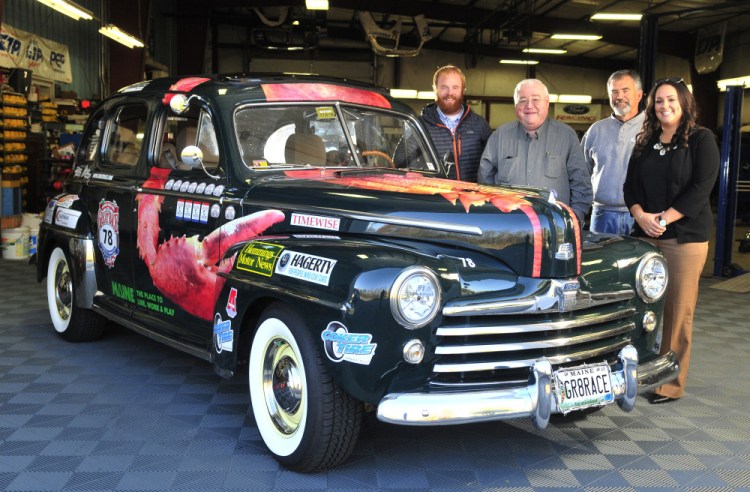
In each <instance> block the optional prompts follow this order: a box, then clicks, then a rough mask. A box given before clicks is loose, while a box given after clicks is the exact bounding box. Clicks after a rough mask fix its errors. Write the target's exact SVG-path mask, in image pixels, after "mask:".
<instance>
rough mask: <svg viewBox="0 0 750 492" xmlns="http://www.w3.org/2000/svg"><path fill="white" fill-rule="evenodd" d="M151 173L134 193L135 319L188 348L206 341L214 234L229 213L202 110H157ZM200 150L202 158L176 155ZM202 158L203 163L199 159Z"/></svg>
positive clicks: (214, 142)
mask: <svg viewBox="0 0 750 492" xmlns="http://www.w3.org/2000/svg"><path fill="white" fill-rule="evenodd" d="M152 132H153V134H154V138H153V141H154V145H153V147H152V152H151V157H150V170H149V177H148V179H146V181H145V182H144V183H143V185H142V187H141V189H140V190H139V192H138V193H137V195H136V199H135V207H136V209H137V216H136V218H135V220H136V227H135V235H136V243H137V245H138V246H137V247H138V251H139V258H138V259H137V261H136V262H135V265H134V269H133V271H134V275H135V282H136V284H135V286H136V296H137V301H136V312H135V314H134V315H135V317H136V319H137V320H138V321H139V322H141V323H143V324H147V325H149V326H152V327H156V328H158V329H159V330H160V331H166V332H168V333H169V336H170V338H172V339H173V340H175V341H177V342H182V343H183V344H186V345H187V346H188V347H185V346H183V347H182V348H183V349H185V350H190V349H189V346H193V347H195V348H196V350H204V349H207V348H208V347H207V345H208V344H210V343H211V335H212V323H213V317H214V302H215V296H216V295H218V289H217V288H216V282H217V281H218V279H219V277H218V275H217V267H216V262H217V261H218V259H219V258H218V256H217V255H218V252H219V248H218V233H215V234H213V235H212V234H211V233H212V232H214V231H216V230H217V229H218V228H219V227H220V226H221V224H222V222H223V221H225V220H226V219H225V216H226V217H229V218H231V212H230V213H229V214H225V213H223V211H222V207H221V198H222V196H223V193H224V190H225V187H226V179H225V173H223V172H222V169H221V165H220V164H221V162H220V156H219V151H218V144H217V136H216V135H217V134H216V130H215V128H214V125H213V122H212V119H211V116H210V114H209V113H208V111H207V110H206V109H201V108H198V107H196V108H190V109H189V110H188V111H187V112H185V113H182V114H180V115H176V114H174V113H172V112H171V111H170V109H169V107H168V106H164V107H163V108H161V110H160V113H159V115H158V117H157V118H156V121H155V124H154V126H153V128H152ZM196 147H197V148H198V149H200V153H201V154H202V156H203V157H202V159H201V160H200V161H198V160H193V161H191V162H190V164H185V163H184V162H183V161H182V160H181V158H180V156H181V154H182V153H183V152H184V151H185V149H187V151H188V152H190V151H195V150H196ZM201 162H202V163H201Z"/></svg>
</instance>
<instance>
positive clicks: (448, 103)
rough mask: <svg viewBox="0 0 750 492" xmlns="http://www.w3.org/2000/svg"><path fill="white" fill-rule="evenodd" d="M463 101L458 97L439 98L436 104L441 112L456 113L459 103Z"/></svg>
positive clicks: (459, 108) (459, 107)
mask: <svg viewBox="0 0 750 492" xmlns="http://www.w3.org/2000/svg"><path fill="white" fill-rule="evenodd" d="M462 102H463V101H462V100H461V99H460V98H459V99H448V98H441V99H438V100H437V105H438V107H439V108H440V111H442V112H443V114H456V113H458V112H459V111H461V103H462Z"/></svg>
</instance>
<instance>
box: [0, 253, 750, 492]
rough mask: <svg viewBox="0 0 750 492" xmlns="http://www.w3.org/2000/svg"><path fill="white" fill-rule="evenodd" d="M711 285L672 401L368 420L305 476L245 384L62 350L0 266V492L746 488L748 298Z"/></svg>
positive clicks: (150, 349)
mask: <svg viewBox="0 0 750 492" xmlns="http://www.w3.org/2000/svg"><path fill="white" fill-rule="evenodd" d="M718 282H719V281H718V280H716V279H712V278H708V277H707V278H705V279H704V280H703V282H702V285H701V293H700V302H699V305H698V312H697V316H696V320H695V351H694V355H693V363H692V367H691V371H690V378H689V388H688V390H689V391H688V394H687V396H686V397H685V398H683V399H682V400H680V401H677V402H674V403H671V404H667V405H649V404H648V402H647V401H646V399H645V398H643V397H639V398H638V401H637V404H636V408H635V409H634V410H633V411H632V412H631V413H628V414H625V413H623V412H621V411H620V410H619V409H618V408H616V407H607V408H604V409H602V410H601V411H599V412H596V413H595V414H593V415H590V416H588V417H586V418H583V419H580V420H571V419H556V421H555V422H554V423H552V424H551V425H550V427H549V428H548V429H547V430H546V431H545V432H539V431H537V430H534V429H533V427H532V426H531V424H530V423H529V422H528V421H526V420H523V421H516V422H498V423H491V424H475V425H466V426H459V427H444V428H424V427H423V428H409V427H398V426H391V425H386V424H382V423H379V422H377V421H375V420H369V421H368V423H367V425H366V427H365V429H364V431H363V434H362V437H361V439H360V442H359V445H358V447H357V449H356V451H355V454H354V456H352V458H351V459H350V460H349V461H348V462H347V463H345V464H344V465H343V466H341V467H339V468H337V469H335V470H332V471H329V472H327V473H320V474H314V475H302V474H297V473H292V472H288V471H286V470H284V469H283V468H281V467H280V466H279V465H278V464H277V463H276V461H274V460H273V459H272V458H271V456H270V455H269V454H268V452H267V451H266V449H265V447H264V445H263V443H262V442H261V441H260V438H259V435H258V432H257V429H256V427H255V424H254V421H253V418H252V416H251V415H249V414H248V412H247V409H248V395H247V393H246V386H245V381H244V378H243V377H239V376H238V377H236V378H235V379H233V380H230V381H226V380H222V379H221V378H219V377H218V376H216V375H215V374H214V373H213V372H212V370H211V367H210V365H209V364H207V363H206V362H203V361H200V360H197V359H193V358H191V357H189V356H187V355H185V354H182V353H180V352H177V351H175V350H172V349H170V348H167V347H164V346H162V345H159V344H157V343H155V342H152V341H151V340H148V339H146V338H144V337H141V336H138V335H136V334H134V333H132V332H130V331H128V330H127V329H125V328H121V327H117V326H115V325H112V326H110V329H109V331H108V334H107V335H106V336H105V338H104V339H102V340H100V341H97V342H93V343H83V344H71V343H67V342H65V341H63V340H62V339H60V338H59V337H57V336H56V335H55V334H54V333H53V330H52V327H51V324H50V322H49V318H48V314H47V307H46V301H45V289H44V286H43V284H38V283H36V280H35V273H34V267H33V266H31V265H28V264H26V263H25V262H23V261H12V260H0V285H1V286H2V290H0V296H1V301H0V489H2V490H9V491H14V490H167V489H171V490H201V491H207V490H259V491H261V490H262V491H265V490H306V491H314V490H321V491H322V490H341V491H354V490H404V491H406V490H408V491H420V490H425V491H426V490H434V491H462V490H483V491H485V490H514V491H553V490H555V491H557V490H586V491H592V492H594V491H617V492H621V491H622V492H624V491H633V490H643V491H662V490H670V491H672V490H674V491H677V490H679V491H708V490H710V491H712V492H720V491H727V492H728V491H736V490H747V491H750V406H749V405H748V401H750V365H749V364H748V363H747V355H748V352H749V351H750V324H749V323H748V321H747V318H748V313H749V312H750V311H748V301H749V300H750V298H748V295H749V294H741V293H736V292H731V291H725V290H719V289H715V288H711V286H712V285H716V284H717V283H718Z"/></svg>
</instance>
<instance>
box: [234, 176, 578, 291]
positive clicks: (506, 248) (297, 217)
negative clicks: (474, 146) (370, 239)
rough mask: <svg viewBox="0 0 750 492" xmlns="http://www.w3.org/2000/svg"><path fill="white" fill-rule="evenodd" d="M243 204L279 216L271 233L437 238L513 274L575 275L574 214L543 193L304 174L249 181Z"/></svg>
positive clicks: (432, 181) (439, 181)
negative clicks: (489, 257) (505, 267)
mask: <svg viewBox="0 0 750 492" xmlns="http://www.w3.org/2000/svg"><path fill="white" fill-rule="evenodd" d="M245 203H248V204H252V207H253V208H255V207H257V206H261V207H264V208H276V209H279V210H282V211H283V212H285V214H286V219H285V220H284V221H283V222H280V223H278V224H276V225H275V226H274V227H273V230H272V231H273V233H291V234H300V233H303V232H308V233H318V234H320V233H321V232H323V231H322V230H327V231H330V233H333V234H338V235H345V234H347V235H348V234H360V235H374V236H375V235H376V236H379V237H391V238H398V239H411V240H422V241H431V240H439V241H440V242H442V243H445V242H448V243H452V244H454V245H456V246H457V247H463V248H470V249H474V250H479V251H482V252H483V253H485V254H489V255H492V256H494V257H496V258H498V259H500V260H502V261H503V262H504V263H506V264H507V265H508V267H510V268H511V269H512V270H513V271H515V272H516V273H517V274H518V275H523V276H529V277H571V276H574V275H578V274H580V267H581V232H580V226H579V224H578V221H577V219H576V216H575V214H574V213H573V212H572V211H571V210H570V209H569V208H568V207H567V206H566V205H564V204H562V203H559V202H555V200H554V199H550V194H549V192H546V191H544V190H542V189H532V188H505V187H496V186H486V185H478V184H476V183H468V182H461V181H455V180H449V179H441V178H432V177H428V176H424V175H422V174H420V173H414V172H399V171H386V170H352V171H348V170H344V171H341V170H329V169H305V170H289V171H286V172H284V173H282V174H274V175H272V176H268V177H264V178H259V179H256V180H253V182H252V185H251V188H250V190H249V191H248V193H247V195H246V197H245Z"/></svg>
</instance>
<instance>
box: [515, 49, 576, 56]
mask: <svg viewBox="0 0 750 492" xmlns="http://www.w3.org/2000/svg"><path fill="white" fill-rule="evenodd" d="M523 52H524V53H540V54H545V55H564V54H565V53H567V52H568V50H560V49H549V48H524V49H523Z"/></svg>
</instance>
